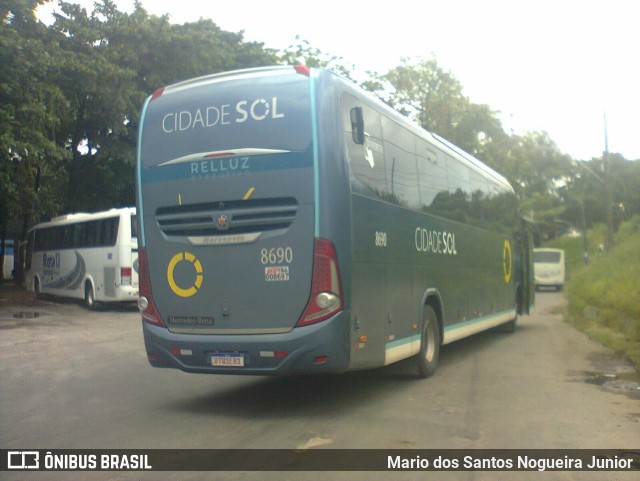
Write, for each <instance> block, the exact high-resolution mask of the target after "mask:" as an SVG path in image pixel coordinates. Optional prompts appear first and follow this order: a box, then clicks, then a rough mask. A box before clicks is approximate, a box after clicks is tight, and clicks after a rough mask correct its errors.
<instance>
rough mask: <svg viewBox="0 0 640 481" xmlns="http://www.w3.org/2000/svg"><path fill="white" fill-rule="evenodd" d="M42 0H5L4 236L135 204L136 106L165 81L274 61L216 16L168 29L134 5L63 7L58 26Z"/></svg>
mask: <svg viewBox="0 0 640 481" xmlns="http://www.w3.org/2000/svg"><path fill="white" fill-rule="evenodd" d="M41 3H44V1H43V0H7V1H3V2H2V3H1V4H0V20H1V23H0V64H1V65H2V66H3V68H2V69H1V70H0V180H1V181H2V187H1V190H0V201H1V203H0V214H2V215H1V219H2V222H1V223H0V233H2V235H4V231H5V229H6V224H7V222H15V223H16V224H21V225H22V226H23V227H22V228H21V232H15V229H14V232H13V235H16V236H20V237H24V236H25V234H26V227H28V225H29V224H32V223H33V222H35V221H38V220H41V219H46V218H49V217H51V216H52V215H55V214H58V213H62V212H70V211H95V210H100V209H105V208H109V207H114V206H122V205H132V204H133V203H134V178H135V177H134V164H135V145H136V132H137V128H138V121H139V110H140V107H141V105H142V103H143V101H144V99H145V97H146V96H147V95H149V94H150V93H152V92H153V91H155V90H156V89H157V88H159V87H162V86H164V85H167V84H170V83H173V82H176V81H179V80H183V79H185V78H189V77H195V76H199V75H204V74H210V73H216V72H220V71H227V70H234V69H240V68H247V67H255V66H262V65H269V64H273V63H276V62H277V61H278V60H279V57H278V56H277V55H276V52H274V51H272V50H268V49H265V48H264V47H263V44H261V43H255V42H245V41H244V40H243V36H242V34H241V33H232V32H225V31H223V30H221V29H220V28H219V27H218V26H217V25H215V24H214V23H213V22H212V21H211V20H202V19H201V20H199V21H198V22H194V23H187V24H184V25H172V24H170V23H169V21H168V17H166V16H163V17H157V16H153V15H149V14H148V13H147V12H146V11H145V10H144V8H143V7H142V4H141V3H136V4H135V9H134V11H133V12H132V13H131V14H126V13H123V12H120V11H119V10H118V9H117V7H116V5H115V3H114V2H113V1H112V0H102V1H98V2H96V8H95V11H94V12H92V13H88V12H87V11H86V10H85V9H83V8H81V7H80V6H78V5H75V4H72V3H65V2H61V3H60V7H61V13H60V14H58V15H56V18H55V22H54V23H53V25H51V26H49V27H47V26H45V25H43V24H42V23H40V22H38V21H37V20H36V18H35V15H34V9H35V8H36V7H37V6H38V5H39V4H41Z"/></svg>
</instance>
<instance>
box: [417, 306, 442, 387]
mask: <svg viewBox="0 0 640 481" xmlns="http://www.w3.org/2000/svg"><path fill="white" fill-rule="evenodd" d="M439 358H440V326H439V325H438V316H437V314H436V311H435V310H434V309H433V307H431V306H430V305H428V304H427V305H425V306H424V310H423V313H422V339H421V342H420V352H419V353H418V356H417V361H418V374H419V376H420V377H422V378H427V377H430V376H432V375H433V373H434V372H435V370H436V366H437V365H438V359H439Z"/></svg>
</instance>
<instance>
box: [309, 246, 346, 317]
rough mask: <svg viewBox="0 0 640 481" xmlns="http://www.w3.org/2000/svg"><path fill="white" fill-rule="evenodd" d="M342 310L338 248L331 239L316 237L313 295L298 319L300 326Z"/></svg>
mask: <svg viewBox="0 0 640 481" xmlns="http://www.w3.org/2000/svg"><path fill="white" fill-rule="evenodd" d="M341 310H342V286H341V285H340V271H339V269H338V256H337V255H336V250H335V248H334V246H333V244H332V243H331V242H330V241H328V240H325V239H316V241H315V245H314V253H313V278H312V280H311V296H309V302H308V303H307V307H306V308H305V310H304V313H303V314H302V316H301V317H300V320H299V321H298V327H300V326H307V325H309V324H314V323H316V322H320V321H324V320H325V319H327V318H329V317H331V316H333V315H334V314H336V313H337V312H340V311H341Z"/></svg>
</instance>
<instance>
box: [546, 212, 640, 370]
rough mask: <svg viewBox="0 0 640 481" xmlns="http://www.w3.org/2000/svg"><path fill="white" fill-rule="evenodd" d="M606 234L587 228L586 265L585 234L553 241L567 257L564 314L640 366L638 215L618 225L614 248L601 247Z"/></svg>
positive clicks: (571, 321)
mask: <svg viewBox="0 0 640 481" xmlns="http://www.w3.org/2000/svg"><path fill="white" fill-rule="evenodd" d="M604 235H605V231H604V228H603V227H599V228H597V229H595V230H594V231H592V232H590V233H589V234H588V245H589V246H593V248H590V249H589V257H590V261H589V264H588V265H584V262H583V260H582V253H583V248H584V240H583V239H582V238H581V237H580V238H563V239H556V240H555V241H554V242H551V243H549V247H559V248H561V249H565V255H566V258H567V278H568V280H567V284H566V286H565V294H566V297H567V301H568V307H567V316H566V320H567V321H568V322H569V323H571V324H573V325H574V326H576V327H577V328H578V329H580V330H581V331H583V332H585V333H586V334H587V335H589V336H590V337H592V338H594V339H596V340H598V341H599V342H601V343H602V344H604V345H606V346H608V347H610V348H611V349H613V350H614V351H616V352H617V353H618V354H620V355H621V356H623V357H625V358H626V359H628V360H630V361H632V362H633V363H634V364H635V365H636V368H640V217H635V218H633V219H632V220H631V221H629V222H626V223H624V224H622V225H621V226H620V228H619V229H618V233H617V234H616V238H615V246H614V248H613V249H612V250H611V252H607V253H605V252H602V251H601V250H600V248H599V245H600V244H601V243H602V242H603V240H604Z"/></svg>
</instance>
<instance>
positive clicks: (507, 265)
mask: <svg viewBox="0 0 640 481" xmlns="http://www.w3.org/2000/svg"><path fill="white" fill-rule="evenodd" d="M512 270H513V258H512V256H511V244H509V239H506V240H505V241H504V247H503V248H502V273H503V274H504V281H505V282H509V281H510V280H511V271H512Z"/></svg>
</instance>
